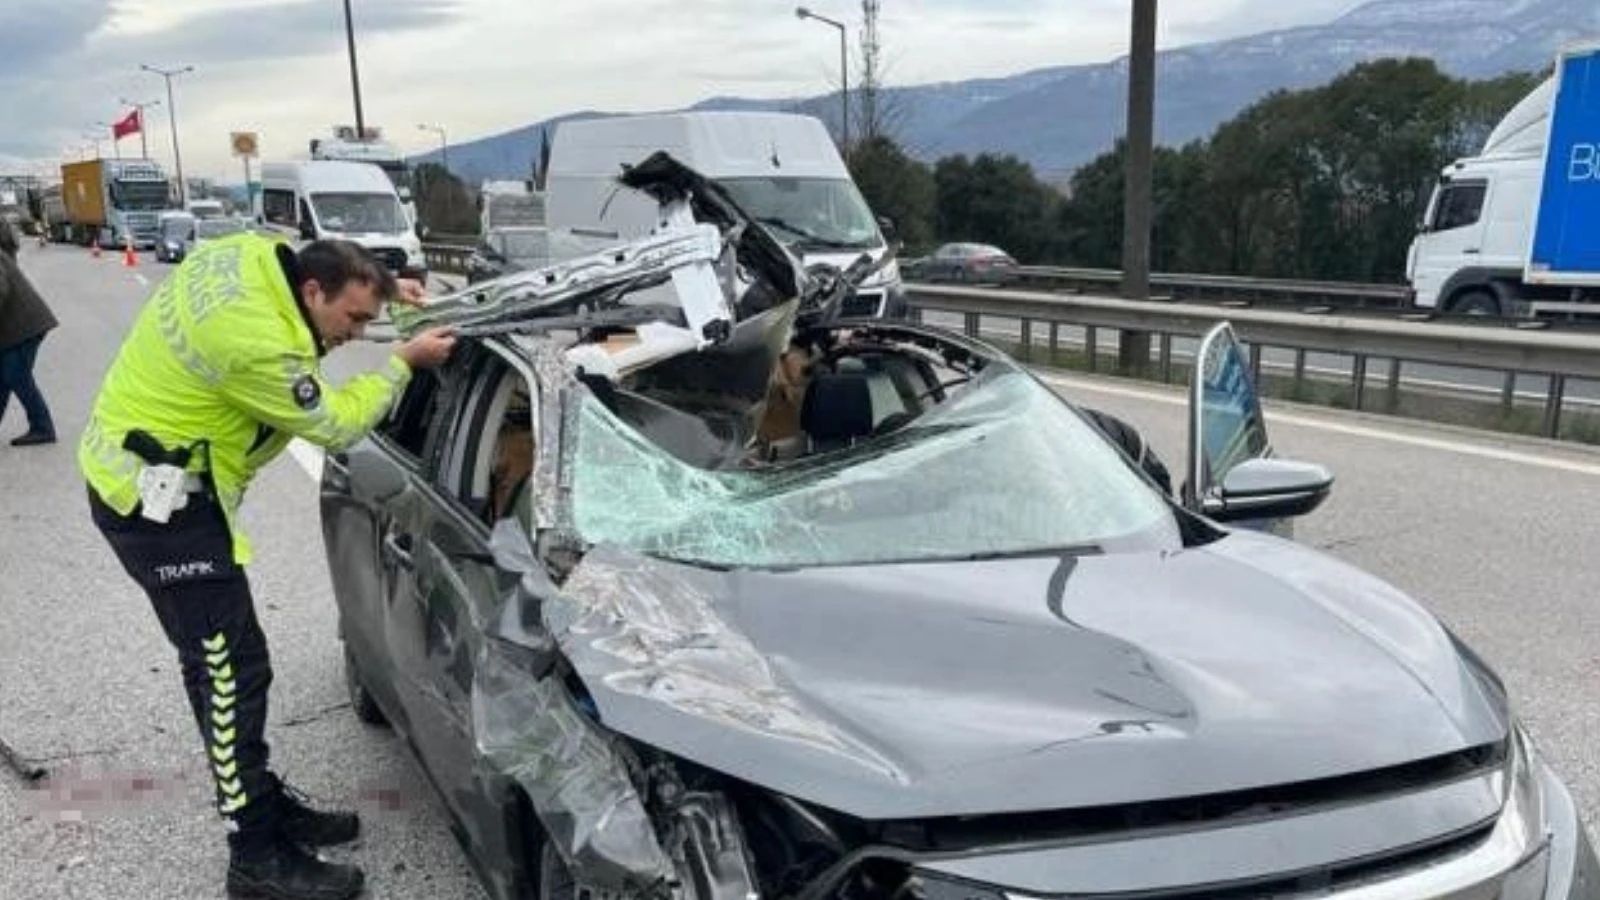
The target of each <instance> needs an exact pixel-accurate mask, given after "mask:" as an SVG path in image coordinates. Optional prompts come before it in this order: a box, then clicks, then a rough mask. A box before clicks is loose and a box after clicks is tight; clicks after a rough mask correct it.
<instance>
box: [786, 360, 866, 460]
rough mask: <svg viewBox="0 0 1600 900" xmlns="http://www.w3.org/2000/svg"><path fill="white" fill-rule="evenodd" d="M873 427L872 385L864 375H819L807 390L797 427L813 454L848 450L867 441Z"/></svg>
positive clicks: (850, 373)
mask: <svg viewBox="0 0 1600 900" xmlns="http://www.w3.org/2000/svg"><path fill="white" fill-rule="evenodd" d="M876 424H877V417H876V415H875V414H874V411H873V405H872V381H871V378H870V377H869V376H868V375H867V374H866V373H865V372H838V373H832V374H819V375H817V376H816V377H815V378H813V379H812V380H811V383H810V384H809V385H807V386H806V394H805V400H804V401H803V402H802V403H801V406H800V426H801V428H803V429H804V430H805V433H806V436H807V438H808V442H809V444H810V447H811V450H812V451H813V452H828V451H830V450H838V449H841V448H843V447H848V446H850V445H851V444H853V443H855V442H856V441H858V440H860V439H862V438H865V437H870V436H871V435H872V431H873V428H874V426H875V425H876Z"/></svg>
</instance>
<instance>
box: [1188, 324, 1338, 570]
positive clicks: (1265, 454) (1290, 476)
mask: <svg viewBox="0 0 1600 900" xmlns="http://www.w3.org/2000/svg"><path fill="white" fill-rule="evenodd" d="M1189 397H1190V403H1189V454H1188V460H1187V466H1186V469H1187V476H1188V477H1187V481H1186V483H1185V484H1184V488H1183V503H1184V505H1185V506H1187V507H1189V508H1190V509H1192V510H1195V511H1196V512H1200V513H1202V514H1207V515H1212V516H1213V517H1214V518H1216V519H1218V520H1219V521H1225V522H1228V523H1230V524H1233V525H1235V526H1238V527H1241V528H1248V529H1252V530H1257V531H1266V532H1270V533H1273V534H1276V535H1279V536H1281V537H1291V538H1292V537H1293V535H1294V526H1293V521H1294V519H1295V518H1296V517H1298V516H1302V515H1305V514H1307V513H1309V512H1311V511H1312V510H1314V509H1316V508H1317V507H1318V506H1320V505H1321V503H1322V502H1323V501H1324V500H1325V499H1326V498H1327V496H1328V494H1329V492H1330V491H1331V489H1332V486H1333V476H1332V474H1331V473H1329V472H1328V471H1327V470H1326V469H1323V468H1321V467H1320V466H1315V465H1309V464H1305V463H1298V462H1293V461H1290V460H1279V459H1277V458H1276V453H1275V452H1274V450H1273V447H1272V441H1271V438H1270V437H1269V435H1268V434H1267V420H1266V416H1265V415H1264V414H1263V413H1262V410H1261V400H1260V397H1259V396H1258V393H1257V390H1256V384H1255V380H1254V377H1253V376H1252V374H1251V366H1250V361H1249V357H1248V356H1247V355H1246V353H1245V351H1244V347H1243V345H1242V344H1241V343H1240V342H1239V339H1238V337H1237V336H1236V335H1235V334H1234V331H1233V327H1232V326H1231V325H1229V324H1228V323H1225V322H1224V323H1222V324H1219V325H1217V326H1216V327H1214V328H1213V329H1212V330H1211V331H1210V332H1209V333H1207V334H1206V336H1205V338H1204V339H1203V340H1202V341H1201V344H1200V350H1199V353H1198V354H1196V356H1195V372H1194V377H1193V378H1192V379H1191V385H1190V395H1189Z"/></svg>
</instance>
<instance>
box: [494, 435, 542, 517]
mask: <svg viewBox="0 0 1600 900" xmlns="http://www.w3.org/2000/svg"><path fill="white" fill-rule="evenodd" d="M534 449H535V448H534V441H533V422H532V419H531V417H530V415H529V411H528V409H526V408H521V409H512V410H511V411H510V412H508V413H507V415H506V418H505V420H504V422H502V424H501V426H500V432H499V434H498V435H497V439H496V442H495V450H494V468H493V469H492V470H491V473H490V476H489V484H490V494H489V514H490V518H489V521H490V522H491V523H493V522H498V521H500V520H501V519H503V518H505V517H506V516H508V515H510V514H511V512H512V504H513V501H514V500H515V498H516V497H517V494H518V492H519V491H521V489H522V488H523V486H524V485H526V484H527V482H528V478H529V476H530V475H532V473H533V460H534Z"/></svg>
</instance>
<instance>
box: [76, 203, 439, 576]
mask: <svg viewBox="0 0 1600 900" xmlns="http://www.w3.org/2000/svg"><path fill="white" fill-rule="evenodd" d="M280 246H281V247H282V250H280V249H279V248H280ZM280 252H284V253H288V252H289V251H288V247H287V245H286V244H282V242H280V241H278V240H275V239H272V238H268V237H264V236H262V235H259V234H249V233H247V234H240V235H232V236H229V237H227V238H222V239H218V240H214V241H207V242H205V243H204V244H202V245H200V247H199V248H198V249H196V250H195V251H194V253H193V254H191V255H190V256H189V257H188V258H187V259H186V260H185V261H184V262H183V264H182V265H180V266H179V267H178V268H177V269H176V270H175V271H174V272H173V274H172V276H171V277H170V278H168V279H167V280H166V282H165V283H163V284H162V285H161V287H160V288H159V289H157V291H156V293H155V295H154V296H152V297H151V299H150V301H149V303H147V304H146V305H145V308H144V309H143V310H142V311H141V312H140V314H139V317H138V319H137V320H136V321H135V322H134V325H133V328H132V330H131V331H130V332H129V334H128V336H127V339H126V340H125V341H124V343H123V345H122V348H121V350H120V351H118V353H117V356H116V359H115V360H114V361H113V362H112V364H111V368H110V370H109V371H108V372H107V374H106V377H105V381H104V383H103V384H102V385H101V388H100V394H99V396H98V397H97V398H96V400H95V405H94V411H93V413H92V414H91V416H90V420H89V424H88V427H87V428H85V430H84V433H83V437H82V439H81V441H80V442H79V446H78V464H79V467H80V468H81V469H82V471H83V475H84V477H85V479H86V480H87V481H88V482H89V485H90V486H91V487H92V488H93V489H94V490H95V492H96V493H98V494H99V495H100V497H101V498H102V499H103V500H104V501H105V502H106V504H107V505H108V506H110V507H111V508H113V509H115V510H116V511H117V512H118V513H120V514H122V515H125V516H126V515H131V514H132V512H133V510H134V509H135V508H136V506H137V504H138V502H139V490H138V478H139V472H140V470H141V468H142V466H143V462H142V461H141V460H140V459H139V458H138V457H136V456H134V455H133V454H132V453H130V452H128V451H126V450H124V449H122V445H123V440H124V439H125V437H126V436H127V434H128V432H129V431H131V430H135V429H139V430H143V431H146V432H148V433H149V434H150V435H152V436H153V437H155V438H156V440H158V441H160V442H161V444H162V445H163V446H164V447H166V448H167V449H168V450H175V449H178V448H195V449H196V452H195V453H194V454H193V458H192V459H191V461H190V466H189V468H190V470H191V471H200V470H202V469H204V468H206V466H207V457H209V465H210V469H211V473H212V478H213V480H214V482H215V485H216V489H217V494H218V498H219V499H220V501H221V504H222V508H223V512H224V515H225V516H226V518H227V520H228V524H229V526H230V528H231V530H232V534H233V553H234V559H235V560H236V561H237V562H238V563H239V564H240V565H245V564H247V563H249V562H250V560H251V547H250V542H249V539H248V538H247V537H246V536H245V534H244V532H243V530H242V529H241V528H240V527H239V523H238V515H237V514H238V509H239V505H240V503H241V502H242V500H243V498H244V492H245V489H246V488H247V487H248V486H249V485H250V482H251V480H252V479H253V478H254V477H255V474H256V473H257V472H259V471H260V470H261V469H262V468H263V467H265V466H266V465H267V464H268V463H270V462H271V461H272V460H273V459H275V458H276V457H277V456H278V455H279V454H280V453H282V452H283V450H284V448H285V447H287V446H288V444H289V441H290V440H291V439H292V438H294V437H299V438H303V439H305V440H306V441H309V442H311V443H313V444H316V445H318V446H321V447H324V448H327V449H332V450H339V449H343V448H346V447H348V446H350V445H352V444H355V443H357V442H358V441H360V440H361V439H362V438H363V437H365V436H366V434H367V433H368V432H369V431H370V430H371V429H372V428H373V427H374V426H375V425H377V424H378V422H379V421H381V420H382V418H383V417H384V415H385V414H386V413H387V412H388V410H389V408H390V407H391V406H392V405H393V403H394V401H395V399H396V398H397V397H398V396H399V394H400V392H401V391H402V390H403V389H404V388H405V385H406V384H407V382H408V381H409V380H410V378H411V369H410V367H409V366H407V365H406V364H405V362H403V361H402V360H400V359H399V357H390V359H389V361H388V363H387V364H386V365H385V366H384V367H383V368H382V369H380V370H378V371H376V372H373V373H369V374H365V375H361V376H358V377H356V378H354V379H351V380H350V381H349V382H347V383H346V384H344V385H343V386H342V387H338V388H334V387H333V386H331V385H329V384H328V383H327V381H326V379H325V378H324V376H323V374H322V370H321V365H320V357H321V354H320V353H319V351H318V341H317V337H316V335H315V333H314V332H313V330H312V327H311V324H310V321H309V320H308V318H307V317H306V315H305V313H304V312H303V311H302V310H301V308H300V304H299V302H298V301H297V300H296V298H295V292H294V289H293V288H292V287H291V286H290V283H289V278H288V276H287V275H286V273H285V271H284V265H283V262H281V261H280V259H279V257H278V254H279V253H280ZM202 442H203V443H204V448H203V450H202Z"/></svg>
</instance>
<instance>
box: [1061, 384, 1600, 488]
mask: <svg viewBox="0 0 1600 900" xmlns="http://www.w3.org/2000/svg"><path fill="white" fill-rule="evenodd" d="M1039 377H1040V379H1041V380H1043V381H1044V382H1045V383H1046V384H1051V385H1054V386H1056V387H1061V388H1066V389H1068V390H1073V391H1087V392H1090V393H1099V394H1108V395H1111V396H1115V397H1128V398H1131V399H1134V400H1145V401H1148V402H1151V403H1164V404H1166V405H1168V406H1181V407H1188V405H1189V401H1188V399H1187V398H1186V397H1183V396H1173V395H1171V394H1163V393H1159V392H1156V391H1144V390H1139V389H1137V388H1129V387H1117V386H1115V385H1108V384H1100V383H1098V382H1093V381H1080V380H1078V379H1076V378H1065V377H1062V376H1060V375H1046V374H1043V373H1040V375H1039ZM1267 421H1268V423H1282V424H1284V425H1292V426H1296V427H1299V428H1309V429H1312V430H1314V431H1326V432H1331V433H1333V434H1343V435H1347V436H1349V437H1358V438H1365V439H1367V440H1374V441H1384V442H1387V443H1391V444H1403V445H1406V446H1409V447H1423V448H1425V449H1428V450H1439V451H1442V452H1445V453H1455V454H1458V455H1461V456H1474V457H1478V458H1479V459H1492V460H1495V461H1497V462H1509V463H1517V464H1519V465H1524V466H1534V467H1537V468H1541V469H1553V470H1555V471H1558V472H1573V473H1576V474H1579V475H1594V476H1600V464H1595V463H1582V462H1574V461H1571V460H1565V459H1556V458H1554V457H1549V456H1536V455H1534V454H1531V453H1520V452H1518V451H1515V450H1502V449H1500V448H1498V447H1485V446H1482V445H1480V444H1469V443H1466V442H1463V441H1450V440H1444V439H1442V438H1428V437H1421V436H1418V435H1412V434H1401V433H1399V432H1394V431H1385V430H1383V429H1380V428H1370V427H1367V426H1362V425H1346V424H1342V423H1338V422H1330V421H1327V420H1324V419H1313V418H1310V417H1307V416H1298V415H1294V414H1292V413H1279V412H1271V411H1268V412H1267Z"/></svg>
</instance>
